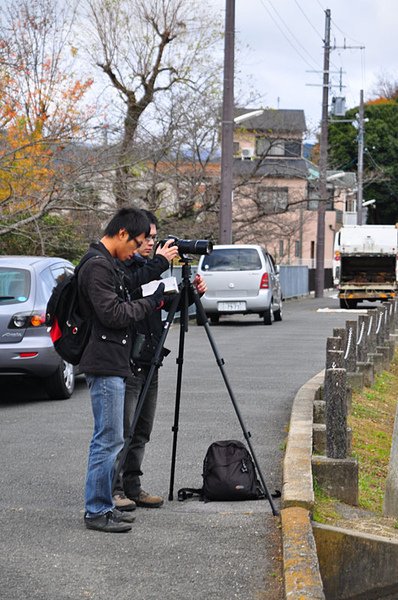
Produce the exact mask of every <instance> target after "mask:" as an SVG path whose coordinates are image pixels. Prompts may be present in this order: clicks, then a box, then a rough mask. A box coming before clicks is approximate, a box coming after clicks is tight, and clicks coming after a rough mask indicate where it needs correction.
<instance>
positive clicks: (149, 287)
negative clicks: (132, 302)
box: [141, 277, 178, 298]
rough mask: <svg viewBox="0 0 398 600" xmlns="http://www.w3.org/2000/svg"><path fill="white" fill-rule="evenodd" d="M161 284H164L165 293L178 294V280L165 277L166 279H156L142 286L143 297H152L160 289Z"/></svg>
mask: <svg viewBox="0 0 398 600" xmlns="http://www.w3.org/2000/svg"><path fill="white" fill-rule="evenodd" d="M159 283H164V293H165V294H174V293H175V292H178V285H177V279H176V278H175V277H165V278H164V279H155V280H154V281H150V282H149V283H145V284H144V285H142V286H141V290H142V297H143V298H145V296H152V294H154V293H155V292H156V290H157V289H158V287H159Z"/></svg>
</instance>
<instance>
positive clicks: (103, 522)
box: [84, 511, 131, 533]
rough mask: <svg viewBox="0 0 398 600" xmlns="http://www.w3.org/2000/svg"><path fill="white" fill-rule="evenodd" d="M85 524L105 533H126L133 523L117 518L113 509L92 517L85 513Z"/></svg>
mask: <svg viewBox="0 0 398 600" xmlns="http://www.w3.org/2000/svg"><path fill="white" fill-rule="evenodd" d="M84 524H85V525H86V527H87V529H94V530H96V531H103V532H105V533H124V532H126V531H130V530H131V524H130V523H123V521H120V520H116V517H115V515H114V514H113V512H112V511H109V512H107V513H105V514H104V515H101V516H99V517H94V518H91V519H90V518H89V517H87V516H86V515H85V517H84Z"/></svg>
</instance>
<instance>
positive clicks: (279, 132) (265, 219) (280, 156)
mask: <svg viewBox="0 0 398 600" xmlns="http://www.w3.org/2000/svg"><path fill="white" fill-rule="evenodd" d="M305 131H306V124H305V117H304V112H303V111H302V110H272V109H265V110H263V109H259V110H257V109H240V110H237V111H236V116H235V130H234V157H235V158H234V198H233V235H234V241H235V242H243V241H245V242H254V241H256V242H257V243H261V244H262V245H264V246H265V247H266V248H267V249H268V250H269V251H270V252H271V253H272V254H273V256H274V257H275V260H276V261H277V262H279V263H285V264H305V265H308V266H309V267H310V268H311V267H315V257H316V237H317V208H318V198H319V194H318V189H317V187H318V186H317V180H318V171H317V167H316V166H315V165H313V164H312V163H311V162H310V161H308V160H307V159H306V158H304V156H303V139H304V134H305ZM355 180H356V178H355V174H353V173H345V174H343V173H336V172H332V171H331V172H328V185H327V187H328V192H329V195H328V199H327V204H326V217H325V268H331V266H332V258H333V244H334V232H335V231H336V230H338V229H339V227H340V226H341V225H342V224H343V222H345V221H346V216H345V215H346V213H347V214H348V213H351V214H352V213H353V212H354V211H353V208H355V206H354V200H355V192H354V189H355ZM353 218H355V217H353Z"/></svg>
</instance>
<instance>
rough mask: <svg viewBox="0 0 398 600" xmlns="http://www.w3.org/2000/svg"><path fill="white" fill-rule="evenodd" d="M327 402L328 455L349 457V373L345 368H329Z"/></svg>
mask: <svg viewBox="0 0 398 600" xmlns="http://www.w3.org/2000/svg"><path fill="white" fill-rule="evenodd" d="M326 378H327V381H328V384H327V386H326V388H325V394H326V395H325V402H326V414H325V417H326V456H327V457H328V458H346V457H347V399H346V393H347V389H346V388H347V374H346V370H345V369H341V368H335V369H328V370H327V376H326Z"/></svg>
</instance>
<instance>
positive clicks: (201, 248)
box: [176, 240, 213, 254]
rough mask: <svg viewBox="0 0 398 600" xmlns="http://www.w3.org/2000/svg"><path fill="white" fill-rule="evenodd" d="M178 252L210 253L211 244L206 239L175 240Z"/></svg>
mask: <svg viewBox="0 0 398 600" xmlns="http://www.w3.org/2000/svg"><path fill="white" fill-rule="evenodd" d="M176 244H177V246H178V252H179V253H180V254H210V252H211V251H212V250H213V244H212V243H211V242H209V241H208V240H176Z"/></svg>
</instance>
